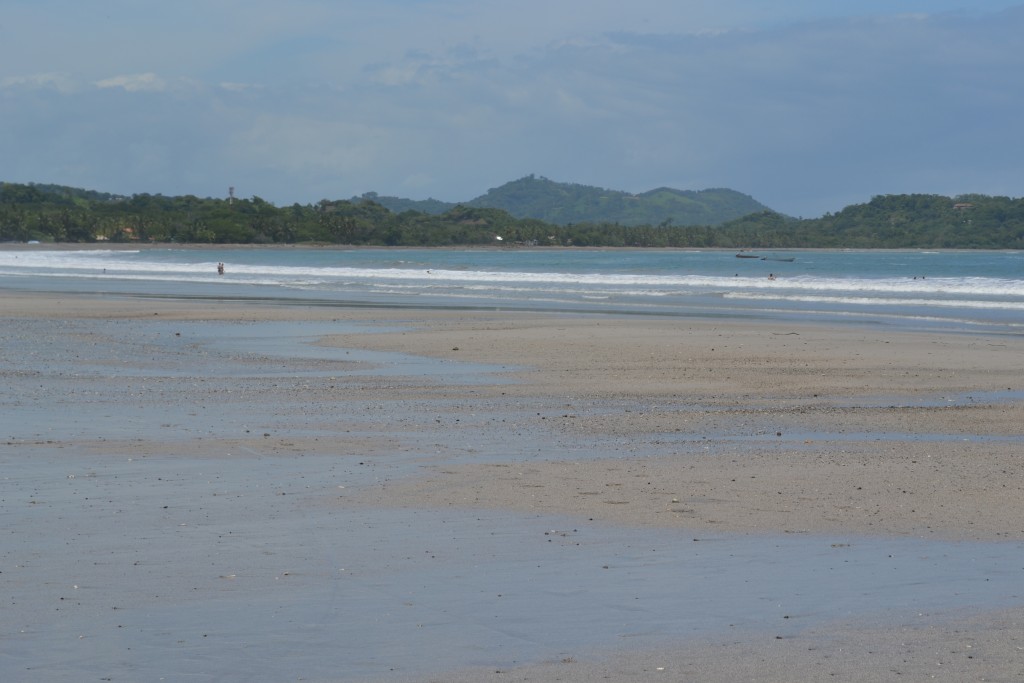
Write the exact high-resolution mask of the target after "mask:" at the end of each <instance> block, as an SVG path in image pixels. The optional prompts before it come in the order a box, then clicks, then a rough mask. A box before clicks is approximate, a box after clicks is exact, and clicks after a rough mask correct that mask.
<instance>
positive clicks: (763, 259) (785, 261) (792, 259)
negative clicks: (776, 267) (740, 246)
mask: <svg viewBox="0 0 1024 683" xmlns="http://www.w3.org/2000/svg"><path fill="white" fill-rule="evenodd" d="M761 260H762V261H782V262H784V263H792V262H793V261H795V260H796V258H795V257H793V256H790V257H789V258H773V257H771V256H762V257H761Z"/></svg>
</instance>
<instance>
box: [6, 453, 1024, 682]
mask: <svg viewBox="0 0 1024 683" xmlns="http://www.w3.org/2000/svg"><path fill="white" fill-rule="evenodd" d="M25 456H30V457H25ZM2 464H3V468H4V473H5V474H4V478H3V482H2V483H3V490H4V495H3V501H4V502H3V503H2V507H3V513H4V517H5V519H6V520H8V523H7V529H8V530H7V532H6V533H5V540H4V544H3V550H2V556H0V561H2V563H3V567H4V569H3V574H2V577H0V585H2V586H3V588H4V595H3V597H4V599H5V602H6V608H5V619H4V622H5V626H4V633H3V638H2V639H0V655H2V657H0V671H3V672H6V675H5V678H7V679H8V680H15V679H17V680H35V681H43V680H45V681H65V680H66V681H71V680H83V679H85V678H90V677H93V676H95V677H97V678H102V677H105V676H113V677H114V678H124V677H127V678H132V679H136V680H144V679H150V680H155V679H157V678H158V677H161V676H163V677H167V678H168V680H183V679H188V680H211V681H212V680H237V681H243V680H249V681H255V680H260V681H278V680H291V679H293V678H295V677H296V676H297V675H301V677H302V678H303V679H304V680H346V679H353V678H362V677H374V676H380V677H383V678H387V677H388V676H389V675H396V674H398V673H403V674H409V673H415V672H419V673H424V674H425V673H427V672H441V671H444V670H446V669H451V668H457V667H463V666H475V665H483V666H496V667H505V666H510V665H512V664H516V663H526V662H536V661H545V660H551V659H561V658H564V657H570V656H573V655H574V654H579V653H580V652H581V651H588V650H592V649H594V648H615V647H653V646H657V645H661V644H663V643H665V642H671V641H672V640H673V639H686V638H694V637H712V638H714V637H728V636H729V635H730V634H735V633H736V632H737V631H739V630H744V631H745V630H756V631H762V632H764V633H765V634H766V637H774V636H780V637H790V636H795V635H796V634H799V632H800V631H801V629H804V628H807V627H809V626H815V625H820V624H821V623H823V622H826V621H829V620H834V619H841V618H850V617H855V618H868V619H875V620H877V621H878V622H879V623H880V624H887V623H893V622H895V623H899V622H900V620H904V619H908V618H910V616H911V615H918V614H920V613H922V612H927V613H933V612H948V611H952V610H957V609H962V608H968V607H969V608H972V609H983V608H986V607H997V606H999V607H1005V606H1008V605H1012V604H1020V603H1021V602H1022V601H1024V592H1022V590H1021V584H1020V581H1019V577H1020V572H1021V571H1022V569H1024V545H1021V544H1017V543H994V544H983V543H943V542H926V541H919V540H914V539H885V538H860V537H842V538H838V537H822V536H802V535H786V536H732V535H724V534H715V535H707V534H701V535H699V536H697V537H695V536H694V535H693V534H692V533H690V534H687V533H685V532H668V531H657V530H654V531H652V530H637V529H626V528H615V527H608V526H603V525H597V524H594V523H592V522H588V521H586V520H581V519H567V518H559V517H548V516H533V515H518V514H510V513H506V512H495V511H465V510H461V511H460V510H445V511H431V510H393V509H392V510H384V509H365V508H358V509H349V508H345V507H344V506H342V505H339V504H338V503H339V502H340V499H341V498H342V497H343V496H344V495H345V492H346V491H348V490H350V489H352V488H358V487H359V486H360V485H361V484H369V483H371V482H373V481H379V479H380V478H381V477H382V476H390V475H391V474H396V472H395V471H394V470H388V468H387V467H386V466H384V467H380V466H367V465H366V464H360V463H359V461H357V460H354V459H351V458H349V459H339V458H331V457H308V456H307V457H293V458H275V457H260V456H259V455H258V454H257V455H256V456H253V457H247V458H177V457H150V458H145V459H141V460H134V459H133V460H129V459H127V458H116V459H114V458H111V457H107V456H95V455H89V454H84V453H75V452H67V451H65V450H61V449H47V448H37V449H33V450H32V452H31V453H30V454H27V453H24V452H23V453H21V454H17V453H12V452H11V450H10V449H5V450H4V451H3V457H2ZM389 472H390V474H389ZM339 487H346V488H339ZM9 676H10V677H13V678H8V677H9Z"/></svg>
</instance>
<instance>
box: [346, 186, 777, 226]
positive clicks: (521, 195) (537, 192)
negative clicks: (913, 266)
mask: <svg viewBox="0 0 1024 683" xmlns="http://www.w3.org/2000/svg"><path fill="white" fill-rule="evenodd" d="M367 199H369V200H371V201H375V202H377V203H378V204H381V205H382V206H385V207H387V208H388V209H390V210H392V211H394V212H395V213H401V212H403V211H419V212H422V213H429V214H436V215H439V214H443V213H444V212H446V211H449V210H451V209H452V208H454V207H455V206H456V204H452V203H448V202H442V201H439V200H437V199H427V200H422V201H417V200H412V199H402V198H400V197H381V196H379V195H378V194H377V193H375V192H368V193H366V194H364V195H362V196H361V197H353V198H352V201H362V200H367ZM464 204H465V206H472V207H477V208H481V209H502V210H504V211H507V212H508V213H509V214H511V215H512V216H514V217H516V218H536V219H538V220H542V221H544V222H546V223H553V224H555V225H570V224H573V223H618V224H621V225H628V226H635V225H719V224H721V223H725V222H726V221H730V220H734V219H736V218H740V217H741V216H746V215H747V214H750V213H753V212H755V211H764V210H766V209H767V208H768V207H766V206H765V205H763V204H761V203H760V202H758V201H756V200H755V199H754V198H753V197H750V196H748V195H745V194H742V193H740V192H736V191H735V190H729V189H724V188H720V189H710V190H700V191H692V190H674V189H672V188H668V187H661V188H658V189H656V190H651V191H649V192H644V193H641V194H631V193H629V192H622V191H619V190H606V189H604V188H600V187H594V186H592V185H579V184H576V183H558V182H555V181H553V180H548V179H547V178H544V177H537V176H534V175H529V176H526V177H525V178H520V179H519V180H513V181H512V182H509V183H505V184H504V185H502V186H500V187H495V188H491V189H490V190H488V191H487V192H486V193H485V194H483V195H481V196H479V197H477V198H475V199H470V200H469V201H467V202H464Z"/></svg>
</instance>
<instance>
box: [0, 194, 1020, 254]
mask: <svg viewBox="0 0 1024 683" xmlns="http://www.w3.org/2000/svg"><path fill="white" fill-rule="evenodd" d="M30 240H38V241H40V242H105V241H109V242H156V243H205V244H209V243H220V244H226V243H242V244H246V243H253V244H294V243H327V244H351V245H377V246H399V245H401V246H453V245H496V246H506V247H511V246H581V247H582V246H593V247H598V246H600V247H698V248H699V247H709V248H710V247H720V248H767V247H771V248H810V247H829V248H921V249H939V248H972V249H973V248H984V249H1024V199H1012V198H1009V197H989V196H985V195H961V196H958V197H943V196H940V195H884V196H878V197H875V198H873V199H872V200H871V201H869V202H867V203H865V204H856V205H853V206H848V207H846V208H845V209H843V210H842V211H840V212H839V213H836V214H826V215H825V216H822V217H821V218H815V219H795V218H789V217H786V216H783V215H781V214H778V213H775V212H773V211H763V210H762V211H757V212H755V213H751V214H749V215H746V216H744V217H742V218H739V219H736V220H733V221H729V222H727V223H724V224H722V225H717V226H715V225H677V224H673V223H670V222H668V221H663V222H661V223H659V224H652V225H635V226H632V225H625V224H622V223H608V222H579V223H573V224H572V225H558V224H554V223H549V222H546V221H542V220H538V219H534V218H516V217H514V216H512V215H511V214H510V213H509V212H507V211H504V210H502V209H496V208H479V207H474V206H463V205H457V206H454V207H451V208H449V209H448V210H446V211H445V212H444V213H441V214H438V215H434V214H429V213H424V212H419V211H412V210H406V211H402V212H401V213H395V212H393V211H390V210H388V209H387V208H386V207H384V206H382V205H381V204H379V203H377V202H374V201H370V200H369V199H361V200H358V201H347V200H339V201H328V200H323V201H321V202H318V203H316V204H306V205H300V204H293V205H291V206H287V207H277V206H274V205H273V204H271V203H269V202H266V201H264V200H262V199H260V198H259V197H252V198H249V199H234V198H232V199H213V198H205V199H204V198H199V197H195V196H191V195H187V196H183V197H165V196H163V195H150V194H137V195H132V196H131V197H124V196H119V195H115V194H110V193H105V192H96V191H91V190H81V189H78V188H70V187H62V186H55V185H32V184H30V185H24V184H15V183H3V184H0V241H8V242H10V241H17V242H26V241H30Z"/></svg>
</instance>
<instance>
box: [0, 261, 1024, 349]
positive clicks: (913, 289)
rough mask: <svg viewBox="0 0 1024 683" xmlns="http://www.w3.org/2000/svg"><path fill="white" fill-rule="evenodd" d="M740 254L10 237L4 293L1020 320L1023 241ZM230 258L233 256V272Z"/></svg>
mask: <svg viewBox="0 0 1024 683" xmlns="http://www.w3.org/2000/svg"><path fill="white" fill-rule="evenodd" d="M741 255H742V256H743V257H744V258H738V257H737V253H736V252H735V251H725V250H693V251H690V250H674V249H673V250H669V249H593V250H591V249H527V248H506V249H480V248H467V249H463V248H453V249H402V248H380V249H365V248H359V249H345V248H337V247H324V248H307V247H216V246H211V247H187V248H174V247H149V246H147V247H144V248H139V249H133V248H130V247H129V248H116V249H104V248H94V247H91V248H81V249H76V248H73V247H69V246H64V247H61V248H54V247H51V246H47V245H40V246H33V245H0V291H2V290H4V289H7V290H28V291H52V292H67V291H75V292H84V293H96V294H114V295H134V296H149V297H153V296H157V297H185V298H200V299H203V298H207V299H243V300H248V299H253V300H275V301H294V302H303V303H311V304H317V305H337V306H389V307H415V308H461V309H486V310H494V309H506V310H527V311H560V312H570V313H581V314H600V313H607V314H617V315H628V314H648V315H663V316H689V315H700V316H724V317H735V318H741V317H748V318H749V317H757V318H772V319H794V318H796V319H812V320H827V321H834V322H844V321H846V322H865V323H872V324H885V325H894V326H898V327H900V328H941V329H956V330H968V331H970V330H983V331H996V332H1006V333H1021V332H1022V331H1024V252H1020V251H913V250H906V251H890V250H884V251H879V250H864V251H849V250H787V251H773V250H761V251H751V252H741ZM219 263H223V264H225V272H224V274H223V275H219V274H218V272H217V265H218V264H219Z"/></svg>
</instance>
